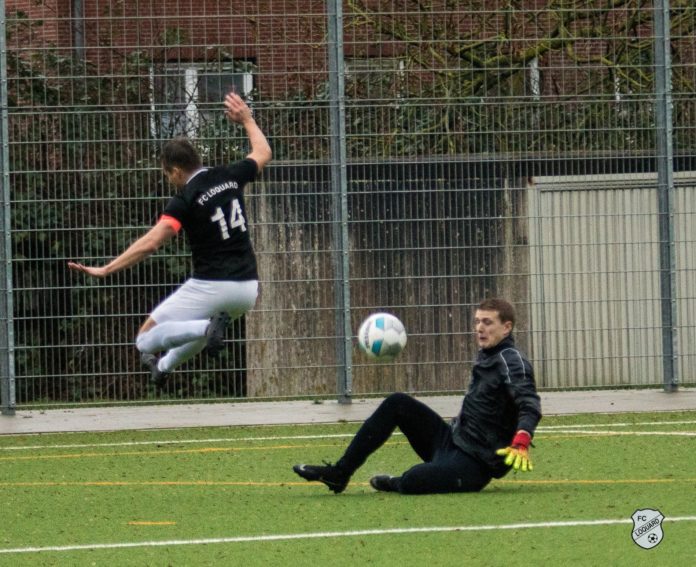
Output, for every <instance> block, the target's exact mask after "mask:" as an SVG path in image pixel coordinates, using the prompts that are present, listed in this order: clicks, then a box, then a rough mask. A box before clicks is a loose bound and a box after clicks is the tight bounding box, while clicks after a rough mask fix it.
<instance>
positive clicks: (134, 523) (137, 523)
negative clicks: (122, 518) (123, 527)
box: [128, 522, 176, 526]
mask: <svg viewBox="0 0 696 567" xmlns="http://www.w3.org/2000/svg"><path fill="white" fill-rule="evenodd" d="M128 525H129V526H176V522H128Z"/></svg>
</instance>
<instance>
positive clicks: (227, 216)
mask: <svg viewBox="0 0 696 567" xmlns="http://www.w3.org/2000/svg"><path fill="white" fill-rule="evenodd" d="M257 172H258V167H257V165H256V162H255V161H254V160H252V159H244V160H242V161H238V162H235V163H233V164H231V165H229V166H220V167H212V168H209V169H206V170H204V171H202V172H200V173H198V174H197V175H195V176H194V177H193V178H192V179H191V180H189V182H188V183H187V184H186V185H185V186H184V187H183V188H182V189H181V191H180V192H179V193H178V194H177V195H175V196H174V197H172V198H171V199H170V200H169V203H167V206H166V207H165V209H164V215H166V216H169V217H173V218H174V219H176V220H177V221H179V222H180V223H181V226H182V228H183V229H184V231H185V232H186V237H187V239H188V242H189V245H190V246H191V254H192V259H193V277H194V278H198V279H202V280H237V281H241V280H254V279H258V273H257V269H256V256H255V255H254V250H253V248H252V245H251V239H250V238H249V226H248V223H247V216H246V209H245V207H244V195H243V189H244V185H245V184H246V183H248V182H250V181H253V180H254V179H256V174H257Z"/></svg>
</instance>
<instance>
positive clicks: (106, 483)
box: [0, 478, 696, 488]
mask: <svg viewBox="0 0 696 567" xmlns="http://www.w3.org/2000/svg"><path fill="white" fill-rule="evenodd" d="M678 483H696V478H635V479H538V480H533V479H528V480H518V479H514V480H513V479H509V480H505V479H501V480H495V481H493V484H524V485H571V484H582V485H588V484H589V485H593V484H595V485H600V484H678ZM308 484H309V483H307V482H306V481H290V482H259V481H236V480H143V481H138V480H133V481H129V480H114V481H111V480H95V481H35V482H32V481H24V482H0V488H47V487H59V486H60V487H75V486H80V487H106V488H108V487H121V486H125V487H138V486H144V487H148V486H163V487H166V486H174V487H176V486H253V487H271V488H276V487H285V486H307V485H308ZM350 485H351V486H369V483H368V482H351V483H350Z"/></svg>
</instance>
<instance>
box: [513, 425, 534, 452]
mask: <svg viewBox="0 0 696 567" xmlns="http://www.w3.org/2000/svg"><path fill="white" fill-rule="evenodd" d="M531 442H532V436H531V435H530V434H529V433H527V432H526V431H525V430H524V429H520V430H519V431H518V432H517V433H515V437H514V438H513V440H512V443H510V446H511V447H524V448H525V449H527V448H528V447H529V445H530V443H531Z"/></svg>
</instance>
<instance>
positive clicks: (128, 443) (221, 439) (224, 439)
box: [0, 432, 400, 451]
mask: <svg viewBox="0 0 696 567" xmlns="http://www.w3.org/2000/svg"><path fill="white" fill-rule="evenodd" d="M354 435H355V433H325V434H321V435H274V436H270V437H218V438H215V437H211V438H209V439H165V440H159V441H123V442H119V443H84V444H79V443H74V444H70V445H21V446H19V445H18V446H16V447H0V451H26V450H31V449H92V448H95V447H136V446H141V445H186V444H189V443H232V442H235V441H292V440H298V441H301V440H303V439H340V438H345V437H353V436H354ZM395 435H400V433H398V432H397V433H395Z"/></svg>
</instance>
